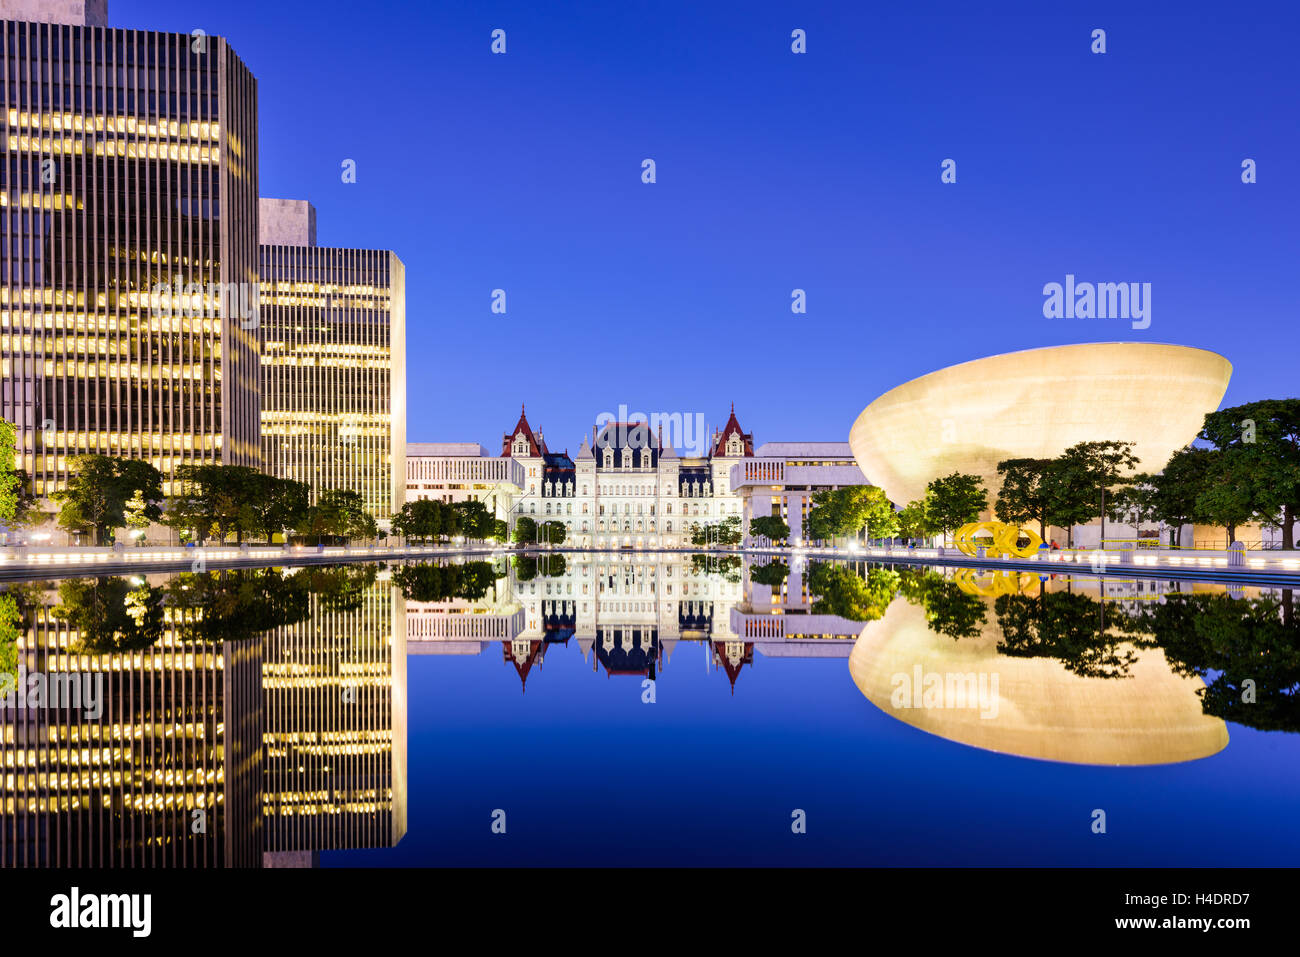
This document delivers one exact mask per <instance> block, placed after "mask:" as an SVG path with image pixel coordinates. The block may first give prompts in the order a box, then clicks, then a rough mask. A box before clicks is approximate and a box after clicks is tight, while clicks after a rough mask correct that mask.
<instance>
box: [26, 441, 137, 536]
mask: <svg viewBox="0 0 1300 957" xmlns="http://www.w3.org/2000/svg"><path fill="white" fill-rule="evenodd" d="M71 471H72V475H71V477H70V478H69V479H68V482H67V485H66V486H65V487H64V488H63V489H60V490H59V491H57V492H55V493H54V494H53V495H52V496H51V497H52V498H53V499H54V500H55V501H56V502H58V503H59V504H60V506H61V508H60V510H59V517H58V522H59V525H60V526H62V527H63V528H66V529H68V530H70V531H73V532H76V533H77V534H90V535H91V536H92V542H93V543H94V544H96V545H99V544H102V543H103V542H104V541H106V540H107V538H108V535H109V533H110V532H111V531H112V530H113V529H115V528H120V527H121V526H122V525H123V524H125V522H126V503H127V502H128V501H129V500H130V499H131V498H132V496H134V494H135V492H136V491H139V492H141V494H142V495H143V497H144V500H145V502H146V505H145V509H144V512H143V515H144V516H145V517H147V518H148V519H149V520H150V521H156V520H157V519H158V518H159V517H160V516H161V515H162V511H161V509H160V508H159V507H158V502H159V501H160V500H161V499H162V473H160V472H159V471H158V470H157V469H156V468H154V467H153V466H152V465H150V464H149V463H148V462H145V461H142V460H140V459H115V458H110V457H109V456H107V455H78V456H76V457H74V458H73V459H72V462H71Z"/></svg>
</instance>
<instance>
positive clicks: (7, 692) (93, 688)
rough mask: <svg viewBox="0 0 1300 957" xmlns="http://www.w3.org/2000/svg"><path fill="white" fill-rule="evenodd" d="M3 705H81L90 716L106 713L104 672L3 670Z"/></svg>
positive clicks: (54, 707)
mask: <svg viewBox="0 0 1300 957" xmlns="http://www.w3.org/2000/svg"><path fill="white" fill-rule="evenodd" d="M0 708H13V709H15V710H17V711H28V710H34V709H37V708H44V709H46V710H50V711H70V710H73V709H75V708H80V709H81V710H82V712H83V713H84V714H85V716H86V717H87V718H89V719H98V718H99V717H100V716H101V715H102V714H103V713H104V675H103V673H102V672H98V671H96V672H81V673H76V672H58V671H55V672H51V673H49V674H45V673H44V672H41V671H28V670H27V669H26V668H24V667H22V666H19V668H18V670H17V672H13V671H5V672H0Z"/></svg>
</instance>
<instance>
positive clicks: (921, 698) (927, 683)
mask: <svg viewBox="0 0 1300 957" xmlns="http://www.w3.org/2000/svg"><path fill="white" fill-rule="evenodd" d="M889 682H890V684H892V685H893V686H894V690H893V692H892V693H891V694H890V696H889V703H890V704H891V705H893V706H894V707H895V708H927V709H929V708H943V709H970V710H975V709H978V710H979V713H980V717H981V718H984V719H990V718H996V717H997V716H998V674H997V672H996V671H995V672H992V673H989V672H986V671H981V672H978V673H977V672H974V671H967V672H960V671H949V672H940V671H926V670H925V669H924V668H922V667H921V666H920V665H916V666H914V667H913V668H912V672H911V674H909V673H908V672H906V671H899V672H896V673H894V674H893V675H892V676H891V677H890V679H889Z"/></svg>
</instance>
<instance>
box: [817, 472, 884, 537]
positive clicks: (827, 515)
mask: <svg viewBox="0 0 1300 957" xmlns="http://www.w3.org/2000/svg"><path fill="white" fill-rule="evenodd" d="M812 501H813V508H812V511H811V512H810V513H809V515H808V537H809V538H811V539H812V540H814V541H830V540H832V539H834V538H836V537H839V536H845V535H857V534H858V532H860V531H862V530H863V529H866V533H867V537H868V538H891V537H893V536H894V535H895V534H896V533H897V532H898V527H899V525H898V513H897V512H895V511H894V507H893V506H892V505H891V504H890V503H889V499H888V498H887V497H886V496H885V493H884V491H883V490H882V489H879V488H876V487H875V486H874V485H851V486H849V487H847V488H839V489H830V490H827V491H824V492H815V493H814V494H813V498H812Z"/></svg>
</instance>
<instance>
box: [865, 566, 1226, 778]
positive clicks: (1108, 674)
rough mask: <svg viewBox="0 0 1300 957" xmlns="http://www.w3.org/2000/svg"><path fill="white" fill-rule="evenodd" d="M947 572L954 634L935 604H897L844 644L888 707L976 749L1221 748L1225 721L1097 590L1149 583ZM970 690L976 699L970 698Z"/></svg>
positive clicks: (1124, 759) (1114, 758)
mask: <svg viewBox="0 0 1300 957" xmlns="http://www.w3.org/2000/svg"><path fill="white" fill-rule="evenodd" d="M959 580H963V581H964V582H965V583H966V591H967V597H968V599H970V600H972V601H973V602H974V606H973V607H974V610H975V612H976V615H975V617H973V618H971V619H969V620H968V621H967V627H965V628H964V629H962V630H959V631H957V632H955V633H944V630H943V624H942V621H941V622H940V623H939V624H936V619H937V618H939V619H942V618H943V615H942V614H940V613H938V612H936V610H935V609H936V607H937V603H933V604H932V605H931V607H927V606H926V604H925V603H924V602H916V603H914V602H910V601H895V602H893V603H892V604H891V605H890V606H889V608H888V609H887V611H886V612H885V614H884V616H883V618H881V619H880V620H879V621H876V622H871V623H869V624H868V625H867V626H866V628H865V629H864V630H863V633H862V637H861V638H859V639H858V641H857V642H856V643H855V645H854V648H853V651H852V654H851V655H850V657H849V671H850V673H851V674H852V676H853V680H854V682H855V683H856V684H857V686H858V688H859V690H860V691H861V692H862V693H863V694H864V695H865V696H866V697H867V699H868V700H869V701H870V702H871V703H872V704H874V705H875V706H876V707H877V708H879V709H880V710H882V711H884V712H885V713H886V714H888V715H890V716H891V717H893V718H896V719H898V720H900V721H903V722H905V723H907V724H910V725H912V726H913V727H916V728H918V729H920V730H922V731H926V732H929V733H931V734H935V735H938V736H940V737H944V738H948V739H949V740H952V741H958V742H961V743H963V744H968V745H972V746H974V747H979V748H984V749H987V750H991V751H999V752H1003V753H1006V754H1014V755H1019V756H1022V757H1031V758H1040V759H1045V760H1053V761H1063V762H1069V763H1075V764H1100V765H1147V764H1167V763H1175V762H1181V761H1191V760H1195V759H1197V758H1203V757H1207V756H1209V755H1211V754H1215V753H1216V752H1218V751H1220V750H1222V749H1223V748H1224V747H1226V746H1227V744H1228V731H1227V726H1226V725H1225V724H1224V722H1223V721H1222V719H1220V718H1217V717H1213V716H1211V715H1208V714H1206V713H1205V712H1204V710H1203V708H1202V705H1201V698H1200V696H1199V692H1200V691H1201V690H1202V689H1203V687H1204V684H1203V682H1202V680H1201V679H1200V678H1199V677H1196V676H1194V675H1188V674H1185V673H1179V672H1177V671H1175V669H1174V668H1173V667H1171V665H1170V663H1169V661H1168V660H1167V659H1166V656H1165V654H1164V652H1163V651H1162V650H1161V649H1160V648H1159V647H1153V646H1151V645H1150V644H1149V643H1146V642H1144V640H1143V638H1142V636H1141V635H1140V634H1138V633H1124V632H1123V631H1122V629H1119V628H1117V627H1115V626H1114V625H1113V624H1112V621H1113V620H1114V618H1113V615H1114V613H1113V612H1112V613H1109V615H1110V616H1112V617H1108V611H1107V601H1106V599H1110V600H1116V599H1117V600H1119V601H1122V602H1129V603H1136V602H1141V601H1142V600H1144V598H1143V596H1144V595H1145V596H1149V597H1150V598H1151V599H1152V600H1158V599H1159V595H1158V594H1157V593H1156V592H1155V591H1154V590H1153V591H1151V592H1142V591H1138V590H1136V588H1135V587H1134V586H1135V585H1137V584H1138V583H1135V582H1130V583H1127V586H1128V587H1127V588H1126V589H1125V590H1124V591H1122V592H1120V593H1116V592H1115V591H1112V593H1111V594H1110V595H1109V596H1107V595H1103V594H1102V593H1101V592H1100V591H1098V590H1097V587H1096V584H1095V579H1093V580H1092V581H1088V580H1083V581H1079V582H1076V581H1073V580H1071V579H1064V580H1058V581H1055V582H1040V581H1039V580H1038V578H1037V576H1032V575H1001V576H999V575H990V576H982V577H981V576H972V575H971V574H970V573H969V571H967V572H966V573H965V575H964V576H963V575H961V574H960V573H959ZM1150 584H1152V585H1153V586H1154V585H1156V584H1157V583H1154V582H1153V583H1150ZM959 587H960V586H959ZM1066 589H1069V591H1066ZM1090 589H1091V591H1092V595H1091V596H1090V595H1089V594H1088V591H1089V590H1090ZM1053 598H1056V599H1058V600H1057V601H1055V602H1053V601H1051V600H1052V599H1053ZM1094 598H1095V599H1097V600H1094ZM1049 606H1055V607H1049ZM1066 606H1069V609H1070V610H1071V613H1069V614H1064V615H1063V614H1059V612H1060V610H1061V608H1064V607H1066ZM968 607H971V606H969V605H968ZM1042 609H1046V611H1045V612H1044V611H1042ZM1076 609H1077V612H1078V613H1073V612H1074V610H1076ZM946 612H947V613H948V614H951V611H950V609H947V610H946ZM954 620H955V616H954ZM922 683H924V684H925V687H926V689H927V692H928V690H930V689H931V688H932V689H933V690H934V691H935V695H934V697H933V699H931V698H930V697H928V696H927V697H925V698H924V699H922V697H921V691H920V685H922ZM977 687H978V688H979V689H980V694H981V695H983V693H984V692H985V690H987V691H988V697H987V699H985V698H983V697H981V699H980V700H978V701H976V700H975V699H974V697H973V696H974V694H975V691H974V689H976V688H977ZM954 689H955V690H956V691H957V692H958V694H957V696H956V697H955V698H954V697H953V694H952V692H953V690H954ZM900 692H901V693H900Z"/></svg>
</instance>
